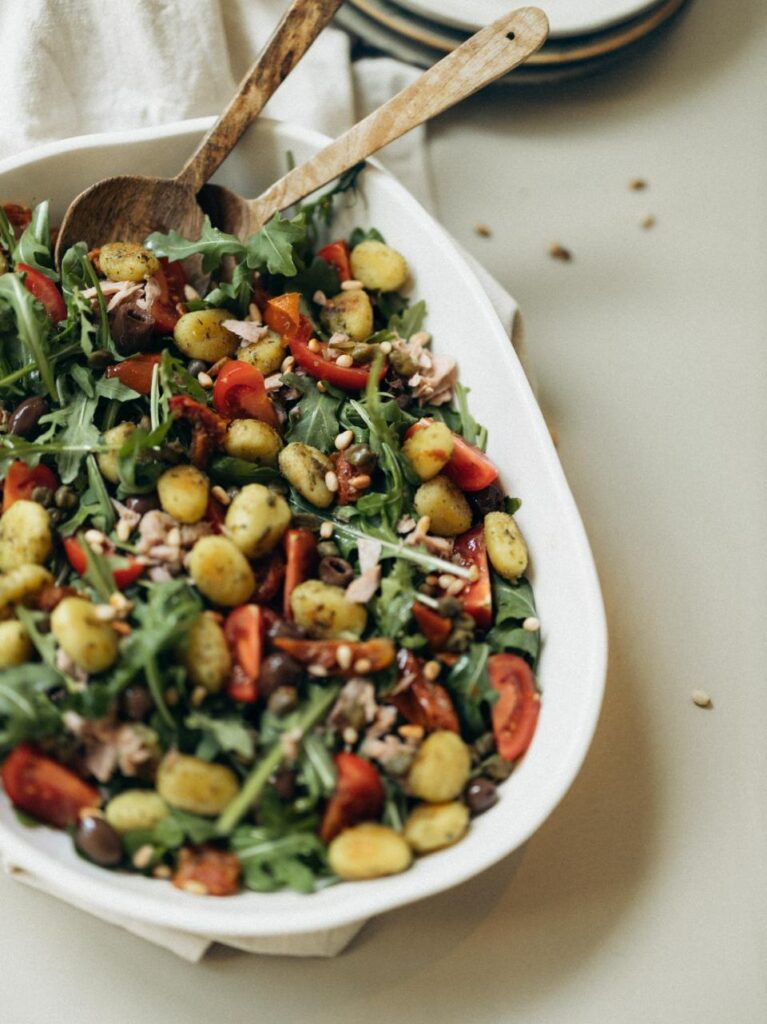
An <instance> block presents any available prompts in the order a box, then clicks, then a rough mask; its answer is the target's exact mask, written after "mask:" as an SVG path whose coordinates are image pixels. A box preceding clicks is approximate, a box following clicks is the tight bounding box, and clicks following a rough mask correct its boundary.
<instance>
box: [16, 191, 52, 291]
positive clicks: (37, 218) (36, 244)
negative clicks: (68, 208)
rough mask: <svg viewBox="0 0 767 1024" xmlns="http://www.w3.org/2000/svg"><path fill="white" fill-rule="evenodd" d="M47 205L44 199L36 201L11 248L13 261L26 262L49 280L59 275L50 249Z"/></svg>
mask: <svg viewBox="0 0 767 1024" xmlns="http://www.w3.org/2000/svg"><path fill="white" fill-rule="evenodd" d="M48 205H49V204H48V200H47V199H46V200H45V201H44V202H42V203H38V204H37V206H36V207H35V208H34V210H33V211H32V219H31V220H30V222H29V224H28V226H27V227H26V228H25V229H24V232H23V234H22V236H21V238H20V239H19V241H18V242H17V244H16V247H15V248H14V250H13V262H14V263H26V264H27V266H30V267H32V268H33V269H34V270H37V271H38V272H39V273H41V274H44V275H45V276H46V277H48V278H50V280H51V281H58V279H59V275H58V274H57V273H56V268H55V266H54V264H53V253H52V251H51V227H50V220H49V216H48Z"/></svg>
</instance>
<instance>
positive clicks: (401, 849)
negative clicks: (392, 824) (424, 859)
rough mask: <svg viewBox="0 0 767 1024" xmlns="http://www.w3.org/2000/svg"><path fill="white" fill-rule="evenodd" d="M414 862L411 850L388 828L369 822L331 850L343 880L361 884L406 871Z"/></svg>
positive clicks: (338, 838) (345, 834)
mask: <svg viewBox="0 0 767 1024" xmlns="http://www.w3.org/2000/svg"><path fill="white" fill-rule="evenodd" d="M412 860H413V854H412V852H411V850H410V847H409V846H408V844H407V843H406V842H405V840H404V839H403V838H402V836H401V835H400V834H399V832H395V831H394V829H392V828H387V827H386V826H385V825H377V824H375V823H373V822H365V823H363V824H362V825H355V826H354V827H353V828H347V829H345V830H344V831H343V832H341V834H340V835H338V836H336V838H335V839H334V840H333V841H332V842H331V844H330V846H329V847H328V863H329V864H330V867H331V869H332V870H333V871H335V873H336V874H337V875H338V876H339V878H345V879H347V881H359V880H361V879H364V878H382V877H383V876H384V875H397V874H399V873H400V872H401V871H406V870H407V869H408V868H409V867H410V865H411V863H412Z"/></svg>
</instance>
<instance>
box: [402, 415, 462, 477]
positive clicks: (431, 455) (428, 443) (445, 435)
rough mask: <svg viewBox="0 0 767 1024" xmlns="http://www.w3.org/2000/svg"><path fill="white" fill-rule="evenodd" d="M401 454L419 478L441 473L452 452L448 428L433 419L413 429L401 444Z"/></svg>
mask: <svg viewBox="0 0 767 1024" xmlns="http://www.w3.org/2000/svg"><path fill="white" fill-rule="evenodd" d="M402 454H403V455H404V456H405V458H406V459H407V460H408V462H409V463H410V465H411V466H412V467H413V470H414V471H415V474H416V476H417V477H418V478H419V479H421V480H431V479H432V478H433V477H435V476H436V475H437V474H438V473H441V472H442V470H443V469H444V468H445V466H446V465H447V464H448V462H449V461H450V456H451V455H452V454H453V435H452V433H451V432H450V428H449V427H448V426H447V425H446V424H444V423H440V421H439V420H435V421H434V422H433V423H428V424H427V425H426V426H425V427H421V429H420V430H415V431H413V433H412V434H411V435H410V437H409V438H408V439H407V441H405V443H404V444H403V445H402Z"/></svg>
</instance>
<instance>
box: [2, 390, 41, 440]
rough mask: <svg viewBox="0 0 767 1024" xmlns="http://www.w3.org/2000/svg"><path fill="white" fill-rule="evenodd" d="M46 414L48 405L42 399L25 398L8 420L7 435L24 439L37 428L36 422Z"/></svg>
mask: <svg viewBox="0 0 767 1024" xmlns="http://www.w3.org/2000/svg"><path fill="white" fill-rule="evenodd" d="M47 412H48V403H47V402H46V400H45V399H44V398H37V397H35V398H25V399H24V401H23V402H20V403H19V405H17V406H16V408H15V409H14V410H13V414H12V415H11V418H10V419H9V420H8V433H9V434H17V435H18V436H19V437H26V436H27V434H29V433H30V431H31V430H32V429H33V428H34V427H36V426H37V421H38V420H39V419H40V417H41V416H44V415H45V414H46V413H47Z"/></svg>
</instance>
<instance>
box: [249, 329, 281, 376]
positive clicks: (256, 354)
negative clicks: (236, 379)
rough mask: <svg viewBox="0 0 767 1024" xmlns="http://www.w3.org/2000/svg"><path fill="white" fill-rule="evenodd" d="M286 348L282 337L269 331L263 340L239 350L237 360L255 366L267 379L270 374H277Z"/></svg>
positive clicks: (260, 339)
mask: <svg viewBox="0 0 767 1024" xmlns="http://www.w3.org/2000/svg"><path fill="white" fill-rule="evenodd" d="M287 348H288V346H287V345H286V344H285V342H284V341H283V340H282V336H281V335H279V334H278V333H277V332H276V331H271V330H270V331H269V332H268V333H267V334H265V335H264V336H263V338H259V339H258V341H253V342H251V343H250V345H246V346H245V347H244V348H241V349H240V350H239V351H238V352H237V358H238V359H241V360H242V361H243V363H250V365H251V366H255V367H256V369H257V370H260V371H261V373H263V375H264V376H265V377H268V376H269V375H270V374H272V373H277V371H278V370H279V369H280V367H281V366H282V361H283V359H284V358H285V354H286V352H287Z"/></svg>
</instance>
